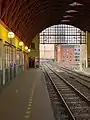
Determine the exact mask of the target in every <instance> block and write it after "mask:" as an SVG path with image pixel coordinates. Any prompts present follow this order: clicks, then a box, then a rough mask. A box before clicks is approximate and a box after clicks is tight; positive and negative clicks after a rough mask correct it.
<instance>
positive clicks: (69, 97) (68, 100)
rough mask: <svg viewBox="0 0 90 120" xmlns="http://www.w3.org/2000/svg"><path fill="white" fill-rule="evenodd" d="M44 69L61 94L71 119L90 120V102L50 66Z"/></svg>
mask: <svg viewBox="0 0 90 120" xmlns="http://www.w3.org/2000/svg"><path fill="white" fill-rule="evenodd" d="M44 69H45V72H46V74H47V75H48V77H49V79H50V81H51V82H52V84H53V87H54V88H55V89H56V90H57V92H58V93H59V96H60V98H61V99H62V101H63V103H64V105H65V106H66V108H67V110H68V113H69V115H70V116H71V119H72V120H90V100H88V99H87V98H86V97H85V96H84V95H83V94H82V93H80V91H78V90H77V89H76V88H74V86H72V85H71V84H70V83H68V81H66V80H65V79H63V78H62V77H60V75H58V74H57V73H56V72H55V71H53V70H52V69H51V68H50V66H46V65H44ZM68 120H69V119H68Z"/></svg>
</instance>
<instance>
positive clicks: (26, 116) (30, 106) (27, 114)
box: [25, 82, 35, 118]
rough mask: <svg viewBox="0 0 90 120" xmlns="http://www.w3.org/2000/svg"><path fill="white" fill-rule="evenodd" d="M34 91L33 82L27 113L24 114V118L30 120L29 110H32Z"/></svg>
mask: <svg viewBox="0 0 90 120" xmlns="http://www.w3.org/2000/svg"><path fill="white" fill-rule="evenodd" d="M34 89H35V82H34V84H33V88H32V92H31V94H30V97H29V102H28V107H27V111H26V113H25V114H26V115H25V118H30V113H31V108H32V100H33V95H34Z"/></svg>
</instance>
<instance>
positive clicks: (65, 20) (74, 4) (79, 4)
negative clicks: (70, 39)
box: [61, 2, 83, 22]
mask: <svg viewBox="0 0 90 120" xmlns="http://www.w3.org/2000/svg"><path fill="white" fill-rule="evenodd" d="M82 5H83V4H81V3H77V2H74V3H72V4H69V6H70V7H76V6H82ZM76 12H78V11H76V10H67V11H66V13H76ZM72 17H73V16H71V15H65V16H63V18H72ZM61 22H70V20H69V19H63V20H61Z"/></svg>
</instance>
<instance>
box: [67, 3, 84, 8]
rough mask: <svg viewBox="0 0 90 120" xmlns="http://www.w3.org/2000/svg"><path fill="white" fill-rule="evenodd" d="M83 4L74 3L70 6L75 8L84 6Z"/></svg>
mask: <svg viewBox="0 0 90 120" xmlns="http://www.w3.org/2000/svg"><path fill="white" fill-rule="evenodd" d="M82 5H83V4H81V3H77V2H74V3H72V4H69V6H72V7H75V6H82Z"/></svg>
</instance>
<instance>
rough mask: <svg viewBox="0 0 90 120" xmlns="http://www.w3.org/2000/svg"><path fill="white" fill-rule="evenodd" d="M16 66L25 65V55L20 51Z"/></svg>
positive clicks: (17, 52) (17, 53)
mask: <svg viewBox="0 0 90 120" xmlns="http://www.w3.org/2000/svg"><path fill="white" fill-rule="evenodd" d="M16 64H17V65H22V64H23V53H22V51H21V50H19V49H18V50H17V51H16Z"/></svg>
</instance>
